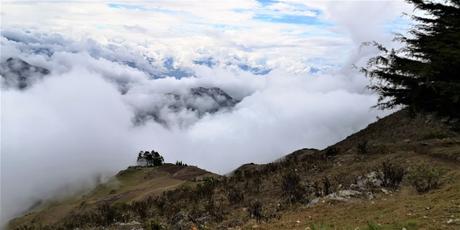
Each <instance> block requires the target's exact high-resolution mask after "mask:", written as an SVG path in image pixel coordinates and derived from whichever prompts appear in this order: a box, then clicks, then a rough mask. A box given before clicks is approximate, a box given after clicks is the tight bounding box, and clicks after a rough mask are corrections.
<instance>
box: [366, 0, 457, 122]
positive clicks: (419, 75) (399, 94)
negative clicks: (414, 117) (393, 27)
mask: <svg viewBox="0 0 460 230" xmlns="http://www.w3.org/2000/svg"><path fill="white" fill-rule="evenodd" d="M408 1H409V2H410V3H412V4H413V5H414V6H415V7H416V9H418V10H420V11H421V13H423V14H420V15H423V16H417V15H415V16H412V17H413V19H414V20H415V22H416V25H415V26H414V27H413V28H412V29H411V30H410V32H409V34H408V35H407V36H403V35H398V36H397V37H396V39H397V40H399V41H401V42H402V43H403V44H404V47H403V48H402V49H399V50H394V49H392V50H388V49H386V48H385V47H384V46H382V45H380V44H378V43H375V45H376V46H377V47H378V48H379V49H380V50H381V51H382V52H383V55H380V56H377V57H375V58H372V59H371V60H370V61H369V63H368V66H367V67H366V68H363V71H364V73H365V74H366V75H367V76H369V77H370V78H371V79H373V80H374V82H373V84H372V85H371V87H370V88H371V89H373V90H375V91H377V92H378V93H379V94H380V100H379V104H378V106H379V107H380V108H384V109H385V108H394V107H396V106H401V105H402V106H407V107H409V108H410V109H411V110H412V111H417V112H419V111H423V112H435V113H437V114H439V115H442V116H447V117H450V118H455V119H457V120H458V118H460V74H459V73H458V72H459V68H460V0H447V1H429V2H428V1H424V0H408Z"/></svg>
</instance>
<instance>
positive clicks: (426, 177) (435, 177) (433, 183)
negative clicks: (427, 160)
mask: <svg viewBox="0 0 460 230" xmlns="http://www.w3.org/2000/svg"><path fill="white" fill-rule="evenodd" d="M440 180H441V170H440V169H438V168H435V167H431V166H429V165H420V166H417V167H416V168H415V169H413V170H412V171H411V172H410V174H409V181H410V183H411V184H412V185H413V186H414V188H415V189H416V190H417V192H419V193H425V192H428V191H430V190H433V189H436V188H438V187H439V186H440V183H441V182H440Z"/></svg>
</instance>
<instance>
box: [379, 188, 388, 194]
mask: <svg viewBox="0 0 460 230" xmlns="http://www.w3.org/2000/svg"><path fill="white" fill-rule="evenodd" d="M380 190H381V191H382V192H383V193H385V194H386V195H388V194H390V191H388V190H386V189H384V188H382V189H380Z"/></svg>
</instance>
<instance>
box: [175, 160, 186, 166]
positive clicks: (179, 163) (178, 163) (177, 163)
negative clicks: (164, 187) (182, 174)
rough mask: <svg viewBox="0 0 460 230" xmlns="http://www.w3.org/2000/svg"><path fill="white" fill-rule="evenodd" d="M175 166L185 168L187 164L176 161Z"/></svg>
mask: <svg viewBox="0 0 460 230" xmlns="http://www.w3.org/2000/svg"><path fill="white" fill-rule="evenodd" d="M176 165H177V166H187V164H185V163H183V162H182V161H176Z"/></svg>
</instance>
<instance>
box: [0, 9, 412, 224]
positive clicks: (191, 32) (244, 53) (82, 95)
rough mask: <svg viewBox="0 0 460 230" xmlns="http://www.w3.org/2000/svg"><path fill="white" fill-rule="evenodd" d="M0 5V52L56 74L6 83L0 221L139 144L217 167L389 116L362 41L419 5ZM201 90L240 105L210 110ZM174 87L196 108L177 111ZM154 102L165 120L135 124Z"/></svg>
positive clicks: (72, 186) (402, 25) (385, 33)
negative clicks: (20, 85) (367, 71)
mask: <svg viewBox="0 0 460 230" xmlns="http://www.w3.org/2000/svg"><path fill="white" fill-rule="evenodd" d="M0 6H1V8H0V16H1V18H0V19H1V31H0V32H1V36H0V45H1V55H0V62H2V63H4V62H6V60H7V59H8V58H10V57H14V58H20V59H22V60H24V61H26V62H28V63H29V64H31V65H34V66H39V67H43V68H46V69H48V70H50V74H48V75H46V76H44V77H43V78H40V79H39V80H37V81H34V82H31V86H30V87H28V88H26V89H23V90H19V89H17V88H14V87H10V86H9V85H8V84H7V82H6V81H5V80H4V78H2V81H1V84H2V86H1V110H2V112H1V210H2V212H1V214H2V223H5V221H6V220H8V219H9V218H11V217H14V216H15V215H19V214H20V213H22V212H24V211H25V210H27V208H28V207H30V206H31V205H33V204H34V203H36V202H37V201H39V200H46V199H56V198H60V197H65V196H68V195H71V194H72V193H75V192H78V191H81V190H84V189H89V188H91V187H92V186H94V185H95V184H97V183H98V182H100V181H101V180H104V178H107V177H109V176H110V175H113V174H114V173H116V172H117V171H119V170H121V169H123V168H126V167H127V166H129V165H133V164H135V159H136V157H137V153H138V152H139V151H140V150H151V149H155V150H157V151H159V152H160V153H162V154H163V155H164V157H165V160H166V161H169V162H175V161H176V160H181V161H183V162H185V163H188V164H192V165H198V166H199V167H202V168H205V169H207V170H210V171H213V172H217V173H222V174H223V173H228V172H230V171H231V170H232V169H235V168H236V167H238V166H239V165H241V164H243V163H248V162H254V163H266V162H269V161H272V160H275V159H278V158H280V157H282V156H283V155H285V154H288V153H290V152H292V151H294V150H296V149H299V148H305V147H308V148H319V149H322V148H325V147H327V146H328V145H331V144H334V143H335V142H337V141H339V140H341V139H343V138H345V137H346V136H348V135H350V134H352V133H353V132H356V131H358V130H360V129H362V128H364V127H366V126H367V125H368V124H369V123H371V122H373V121H375V120H376V119H377V117H382V116H385V115H387V114H388V113H390V112H391V111H379V110H376V109H373V108H371V107H372V106H373V105H375V104H376V102H377V98H378V96H377V95H375V93H373V92H371V91H369V90H368V89H367V88H366V86H367V85H368V84H369V80H368V79H366V78H365V77H364V76H363V74H361V73H360V72H359V71H358V70H357V68H356V66H358V67H359V66H364V65H365V64H366V60H368V59H369V58H370V57H372V56H375V55H376V54H377V51H376V49H374V48H372V47H366V46H363V45H362V43H363V42H368V41H377V42H380V43H382V44H384V45H386V46H388V47H399V46H400V44H398V43H395V42H394V41H392V38H393V37H394V34H395V33H403V34H404V33H406V31H407V29H408V28H409V27H410V25H411V22H410V20H409V18H407V17H404V16H403V15H402V14H403V12H406V13H412V12H413V11H412V8H411V6H409V5H407V4H406V3H405V2H403V1H371V0H368V1H305V0H279V1H276V0H263V1H253V0H231V1H224V0H222V1H211V0H200V1H193V0H177V1H166V0H158V1H148V2H142V1H2V3H1V5H0ZM197 87H205V88H212V87H217V88H219V89H221V90H223V91H224V92H225V93H226V94H228V95H229V96H231V97H232V98H234V99H235V101H237V102H238V103H236V104H235V105H234V106H232V107H231V108H226V109H220V110H218V111H217V112H209V111H211V110H209V108H210V106H214V104H212V103H213V101H210V99H209V98H198V97H196V96H193V95H192V94H190V90H191V89H192V88H197ZM171 95H180V96H181V97H182V98H186V100H187V103H193V105H194V106H196V107H197V110H196V111H195V110H194V111H192V110H187V109H181V110H171V109H170V108H171V107H170V105H171V103H176V102H177V101H171V97H170V96H171ZM184 100H185V99H184ZM190 100H191V102H190ZM213 108H214V107H213ZM152 111H154V112H155V114H156V115H158V117H160V118H161V119H162V121H164V122H158V119H157V120H155V119H147V120H145V121H144V122H142V123H136V122H134V120H135V118H136V116H138V115H139V114H145V113H153V112H152ZM197 111H205V112H202V113H200V112H197Z"/></svg>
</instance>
